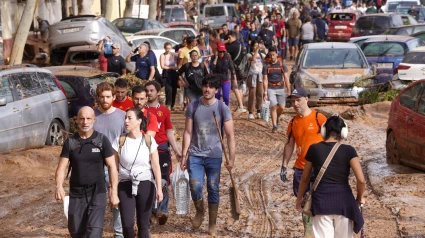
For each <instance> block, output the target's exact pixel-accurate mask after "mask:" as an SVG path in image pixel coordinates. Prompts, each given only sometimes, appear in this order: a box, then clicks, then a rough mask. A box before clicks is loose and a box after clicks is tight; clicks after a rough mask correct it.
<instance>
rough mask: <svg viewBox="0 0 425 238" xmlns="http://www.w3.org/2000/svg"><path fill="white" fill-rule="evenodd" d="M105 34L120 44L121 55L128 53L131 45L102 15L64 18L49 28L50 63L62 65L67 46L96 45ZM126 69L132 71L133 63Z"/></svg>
mask: <svg viewBox="0 0 425 238" xmlns="http://www.w3.org/2000/svg"><path fill="white" fill-rule="evenodd" d="M106 36H109V37H110V38H111V39H112V40H113V41H114V42H116V43H119V44H120V45H121V49H120V54H121V55H123V56H127V55H128V54H130V51H131V47H130V45H129V44H128V42H127V41H126V39H125V37H124V36H123V35H122V34H121V32H120V31H119V30H118V29H117V28H116V27H115V26H114V25H112V24H111V22H109V21H108V20H106V19H105V18H104V17H97V16H91V15H82V16H76V17H69V18H64V19H62V20H61V21H60V22H58V23H55V24H52V25H51V26H50V28H49V39H48V42H49V45H50V49H51V51H52V52H51V56H50V62H51V63H52V65H62V63H63V61H64V56H65V54H66V52H67V51H68V49H69V47H71V46H80V45H96V44H97V43H98V42H99V41H100V40H101V39H104V38H105V37H106ZM127 69H129V70H130V71H133V70H134V65H133V66H132V65H129V64H127ZM132 69H133V70H132Z"/></svg>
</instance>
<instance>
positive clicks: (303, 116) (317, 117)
mask: <svg viewBox="0 0 425 238" xmlns="http://www.w3.org/2000/svg"><path fill="white" fill-rule="evenodd" d="M291 100H292V106H293V107H294V109H295V112H296V113H297V115H296V116H294V117H293V118H292V120H291V121H290V122H289V124H288V129H287V131H286V135H287V136H288V140H287V142H286V145H285V148H284V149H283V161H282V169H281V172H280V179H281V180H282V181H283V182H286V181H288V179H287V178H286V173H287V167H288V163H289V160H290V159H291V157H292V153H293V152H294V148H295V147H296V148H295V149H296V150H295V151H296V153H297V159H296V161H295V164H294V179H293V192H294V195H295V197H296V196H298V187H299V184H300V180H301V175H302V174H303V170H304V164H305V156H306V154H307V150H308V148H309V147H310V145H312V144H316V143H319V142H321V141H323V138H322V135H321V134H320V128H321V127H322V125H323V124H324V123H325V122H326V117H325V116H324V115H323V114H321V113H318V112H317V111H316V110H312V109H310V108H309V107H308V105H307V102H308V95H307V92H306V91H305V90H304V88H296V89H295V90H294V91H292V93H291ZM313 177H314V174H313V173H312V175H311V178H313ZM311 181H312V182H314V179H312V180H311ZM309 189H310V188H309V187H308V188H307V190H306V191H308V190H309ZM312 220H313V219H310V217H308V216H304V215H303V224H304V237H314V235H313V228H312Z"/></svg>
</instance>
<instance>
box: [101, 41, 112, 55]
mask: <svg viewBox="0 0 425 238" xmlns="http://www.w3.org/2000/svg"><path fill="white" fill-rule="evenodd" d="M113 44H114V41H113V40H104V41H103V51H104V52H105V55H112V45H113Z"/></svg>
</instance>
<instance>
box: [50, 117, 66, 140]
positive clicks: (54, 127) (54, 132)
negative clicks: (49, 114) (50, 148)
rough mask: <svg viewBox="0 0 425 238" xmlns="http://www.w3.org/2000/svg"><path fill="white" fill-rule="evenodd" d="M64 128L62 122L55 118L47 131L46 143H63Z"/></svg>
mask: <svg viewBox="0 0 425 238" xmlns="http://www.w3.org/2000/svg"><path fill="white" fill-rule="evenodd" d="M64 130H65V128H64V126H63V125H62V123H61V122H60V121H58V120H57V119H53V121H52V122H51V123H50V125H49V131H48V132H47V138H46V145H63V142H64Z"/></svg>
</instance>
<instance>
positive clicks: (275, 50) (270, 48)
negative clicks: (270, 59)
mask: <svg viewBox="0 0 425 238" xmlns="http://www.w3.org/2000/svg"><path fill="white" fill-rule="evenodd" d="M271 51H274V52H277V49H276V47H274V46H271V47H269V52H271Z"/></svg>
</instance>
